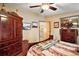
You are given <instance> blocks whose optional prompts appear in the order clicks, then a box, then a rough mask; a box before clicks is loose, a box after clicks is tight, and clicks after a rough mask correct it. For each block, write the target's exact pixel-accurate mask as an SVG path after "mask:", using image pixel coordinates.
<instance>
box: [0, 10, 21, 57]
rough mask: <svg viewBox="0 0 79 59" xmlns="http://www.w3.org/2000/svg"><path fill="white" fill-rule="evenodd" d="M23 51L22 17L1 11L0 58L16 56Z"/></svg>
mask: <svg viewBox="0 0 79 59" xmlns="http://www.w3.org/2000/svg"><path fill="white" fill-rule="evenodd" d="M21 51H22V17H20V16H18V15H17V14H16V13H15V12H6V11H4V10H3V11H0V56H14V55H17V54H18V53H20V52H21Z"/></svg>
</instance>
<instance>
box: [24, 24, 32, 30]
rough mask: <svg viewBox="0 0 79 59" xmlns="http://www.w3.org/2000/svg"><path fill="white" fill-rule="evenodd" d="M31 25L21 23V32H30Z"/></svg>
mask: <svg viewBox="0 0 79 59" xmlns="http://www.w3.org/2000/svg"><path fill="white" fill-rule="evenodd" d="M30 29H31V24H30V23H23V30H30Z"/></svg>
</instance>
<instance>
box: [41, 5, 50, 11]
mask: <svg viewBox="0 0 79 59" xmlns="http://www.w3.org/2000/svg"><path fill="white" fill-rule="evenodd" d="M41 8H42V9H43V10H48V9H49V6H48V5H42V6H41Z"/></svg>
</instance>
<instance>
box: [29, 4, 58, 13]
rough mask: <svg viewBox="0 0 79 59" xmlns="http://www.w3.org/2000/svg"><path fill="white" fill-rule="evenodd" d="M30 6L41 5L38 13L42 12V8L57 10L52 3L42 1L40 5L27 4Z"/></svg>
mask: <svg viewBox="0 0 79 59" xmlns="http://www.w3.org/2000/svg"><path fill="white" fill-rule="evenodd" d="M29 7H30V8H36V7H41V11H40V13H43V12H44V10H47V9H51V10H53V11H55V10H57V8H56V7H55V6H54V3H42V4H41V5H35V6H29Z"/></svg>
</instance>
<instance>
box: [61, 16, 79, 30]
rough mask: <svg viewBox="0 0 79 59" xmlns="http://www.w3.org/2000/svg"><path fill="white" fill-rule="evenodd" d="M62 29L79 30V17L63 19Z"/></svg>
mask: <svg viewBox="0 0 79 59" xmlns="http://www.w3.org/2000/svg"><path fill="white" fill-rule="evenodd" d="M61 27H63V28H64V27H66V28H79V16H78V15H76V16H69V17H64V18H61Z"/></svg>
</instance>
